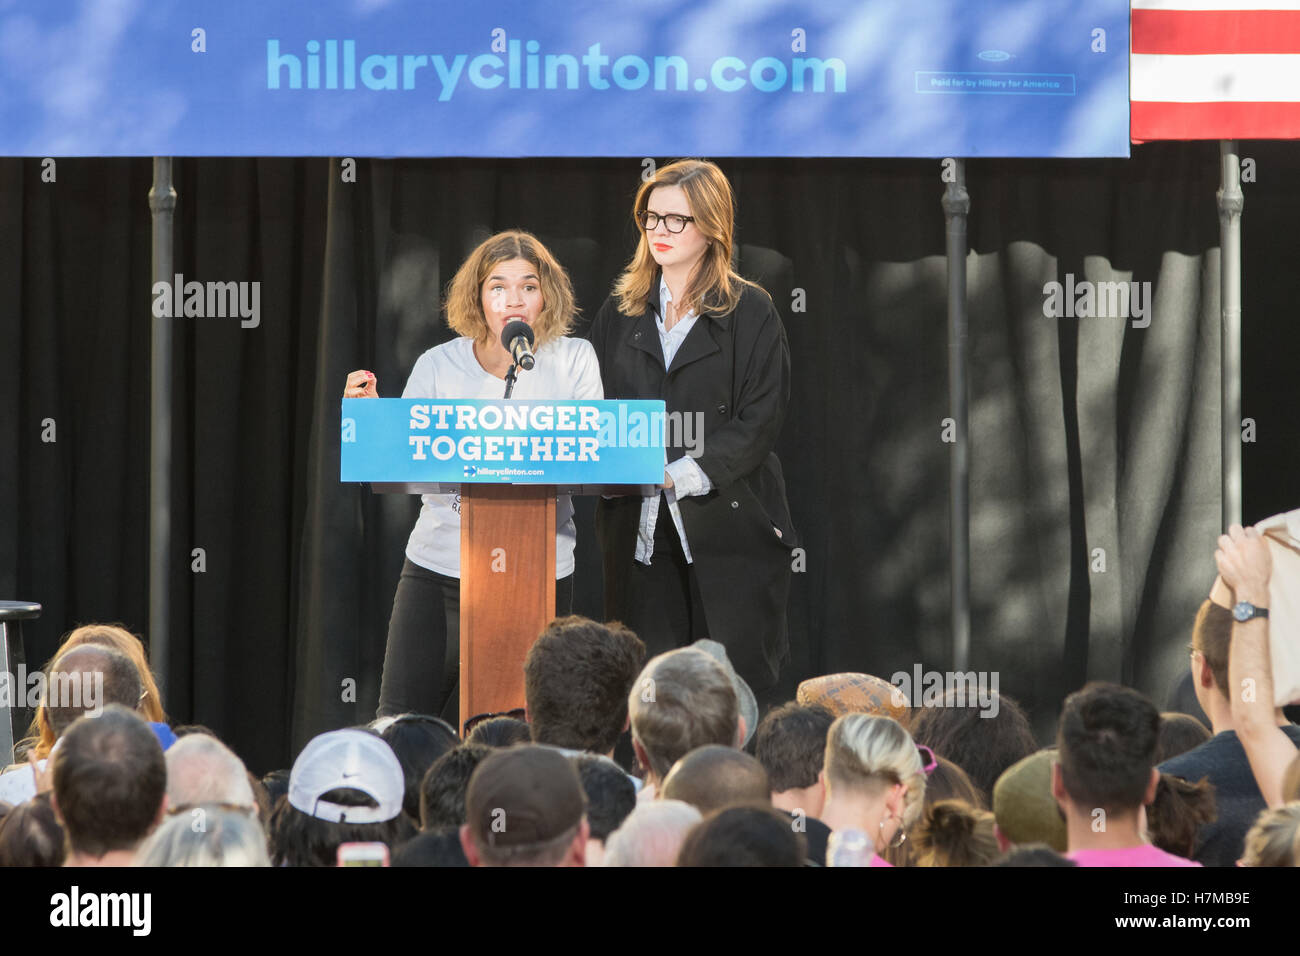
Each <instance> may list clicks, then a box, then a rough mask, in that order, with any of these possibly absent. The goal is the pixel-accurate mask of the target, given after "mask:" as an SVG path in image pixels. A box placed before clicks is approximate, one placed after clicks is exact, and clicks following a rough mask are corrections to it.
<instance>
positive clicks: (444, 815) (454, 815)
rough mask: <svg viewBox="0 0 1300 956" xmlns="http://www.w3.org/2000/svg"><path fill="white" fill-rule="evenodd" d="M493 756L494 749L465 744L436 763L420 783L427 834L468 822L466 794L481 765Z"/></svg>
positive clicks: (421, 807) (423, 822)
mask: <svg viewBox="0 0 1300 956" xmlns="http://www.w3.org/2000/svg"><path fill="white" fill-rule="evenodd" d="M490 756H492V748H491V747H483V746H480V745H478V744H472V743H465V744H462V745H461V746H459V747H457V748H456V749H455V750H453V751H451V752H450V753H445V754H443V755H442V756H441V757H439V758H438V759H437V760H435V761H434V762H433V766H432V767H430V768H429V770H428V772H427V773H426V774H425V775H424V779H423V780H422V781H420V826H421V828H422V829H425V830H438V829H441V828H443V827H458V826H460V825H461V824H463V823H464V822H465V794H466V792H467V791H468V790H469V778H470V777H472V776H473V775H474V771H475V770H476V769H477V768H478V765H479V764H480V763H482V762H483V761H484V760H486V759H487V758H488V757H490Z"/></svg>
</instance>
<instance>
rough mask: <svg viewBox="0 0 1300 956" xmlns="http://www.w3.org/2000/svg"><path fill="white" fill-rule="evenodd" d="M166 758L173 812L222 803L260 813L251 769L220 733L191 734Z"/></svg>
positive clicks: (229, 806) (241, 809)
mask: <svg viewBox="0 0 1300 956" xmlns="http://www.w3.org/2000/svg"><path fill="white" fill-rule="evenodd" d="M166 759H167V803H168V805H169V807H170V812H171V813H173V814H179V813H183V812H187V811H189V810H190V809H191V808H198V807H202V806H203V805H205V804H218V805H222V806H225V807H227V808H236V807H237V808H239V810H240V811H241V812H244V813H247V814H248V815H250V816H253V817H256V816H257V815H258V807H257V799H256V797H255V796H254V794H253V788H252V786H251V785H250V784H249V782H248V777H249V775H248V769H247V768H246V767H245V766H244V762H243V761H242V760H240V759H239V758H238V757H236V756H235V754H234V752H233V751H232V750H231V749H230V748H229V747H227V746H226V745H225V744H223V743H222V742H221V741H220V740H218V739H217V738H216V737H210V736H208V735H207V734H188V735H186V736H184V737H182V738H181V739H180V740H178V741H176V743H175V744H173V745H172V746H171V747H170V748H169V749H168V751H167V754H166ZM259 824H260V821H259Z"/></svg>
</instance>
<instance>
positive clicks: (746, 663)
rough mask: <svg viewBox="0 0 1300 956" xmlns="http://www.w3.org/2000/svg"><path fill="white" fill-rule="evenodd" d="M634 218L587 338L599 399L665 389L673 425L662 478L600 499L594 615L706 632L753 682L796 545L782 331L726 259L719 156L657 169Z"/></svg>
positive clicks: (670, 633) (760, 673) (691, 637)
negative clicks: (784, 466)
mask: <svg viewBox="0 0 1300 956" xmlns="http://www.w3.org/2000/svg"><path fill="white" fill-rule="evenodd" d="M632 218H633V220H634V221H635V223H636V225H637V228H638V241H637V247H636V251H635V252H634V253H633V255H632V258H631V260H630V261H629V263H628V265H627V267H626V269H625V270H624V271H623V273H622V275H621V276H619V278H618V280H617V282H616V283H615V286H614V290H613V294H612V295H611V296H610V297H609V298H608V299H607V300H606V302H605V303H604V305H603V306H601V308H600V311H599V312H598V313H597V315H596V318H595V320H594V321H593V322H592V326H591V333H590V334H591V342H592V345H593V346H594V347H595V350H596V354H597V357H598V360H599V366H600V371H601V376H602V379H603V381H604V386H605V395H606V396H608V397H609V398H621V399H661V400H663V401H664V402H665V403H666V406H667V413H668V415H669V416H670V417H669V422H673V421H680V422H681V423H682V427H680V428H676V429H674V428H672V427H670V428H669V430H668V435H667V440H668V441H667V444H668V447H667V448H666V449H665V457H666V464H665V468H664V480H663V484H662V486H660V487H659V488H657V489H655V490H654V492H653V493H652V494H650V495H647V496H645V497H640V496H615V497H607V498H602V499H601V500H599V501H598V502H597V504H596V509H597V511H596V531H597V536H598V537H599V538H600V545H601V551H602V553H603V557H604V567H605V617H606V619H610V620H620V621H622V622H623V623H625V624H626V625H627V626H628V627H630V628H631V629H632V630H633V631H634V632H635V633H636V634H637V636H638V637H640V638H641V640H643V641H644V642H645V645H646V652H647V654H648V655H651V656H658V655H659V654H662V653H665V652H667V651H670V650H672V649H674V648H677V647H681V646H685V645H688V644H690V643H691V642H693V641H695V640H697V639H699V638H705V637H707V638H711V639H713V640H715V641H718V642H719V643H721V644H722V645H723V646H724V647H725V648H726V650H727V654H728V655H729V656H730V658H731V660H732V662H733V663H734V665H735V668H736V670H737V671H738V672H739V674H740V676H741V677H742V678H743V679H744V680H745V681H746V683H747V684H749V686H750V687H752V688H753V689H754V690H755V691H764V690H766V689H767V688H769V687H771V686H772V685H773V684H775V682H776V679H777V675H778V672H779V668H780V664H781V662H782V660H783V659H784V658H785V657H786V656H787V654H788V647H787V645H788V638H787V632H786V603H787V598H788V595H789V590H790V577H791V566H792V562H791V558H790V553H791V549H792V548H794V547H795V546H796V545H797V543H798V542H797V541H796V539H795V531H794V526H793V524H792V522H791V520H790V509H789V506H788V504H787V502H786V493H785V480H784V477H783V475H782V471H781V464H780V461H779V460H778V459H777V457H776V454H775V451H774V449H775V447H776V442H777V439H778V437H779V436H780V434H781V427H782V424H783V422H784V419H785V411H786V405H787V404H788V402H789V398H790V351H789V347H788V345H787V343H786V336H785V329H784V328H783V326H782V324H781V318H780V316H779V315H778V313H777V310H776V306H775V305H774V304H773V303H772V299H771V297H770V296H769V295H768V294H767V293H766V292H765V291H763V289H761V288H760V287H759V286H757V285H755V284H754V283H752V282H748V281H746V280H745V279H743V278H742V277H741V276H740V275H739V274H737V272H736V271H735V270H734V269H733V268H732V248H733V247H732V241H733V235H734V231H735V202H734V197H733V194H732V189H731V184H730V183H729V182H728V181H727V178H726V176H725V175H723V173H722V171H721V170H720V169H719V168H718V167H717V166H716V165H714V164H713V163H710V162H703V161H699V160H684V161H681V162H675V163H672V164H670V165H667V166H663V167H661V168H660V169H659V170H658V171H657V172H656V173H655V174H654V175H653V176H652V177H651V178H650V179H648V180H646V181H645V182H643V183H642V184H641V186H640V188H639V189H638V190H637V193H636V198H635V200H634V201H633V206H632ZM752 729H753V725H752V724H751V727H750V730H751V731H752Z"/></svg>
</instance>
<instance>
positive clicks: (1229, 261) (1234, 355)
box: [1218, 139, 1244, 532]
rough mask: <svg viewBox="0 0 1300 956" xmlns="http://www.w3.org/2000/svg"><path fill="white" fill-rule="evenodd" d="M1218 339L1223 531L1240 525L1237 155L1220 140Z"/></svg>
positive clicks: (1232, 144)
mask: <svg viewBox="0 0 1300 956" xmlns="http://www.w3.org/2000/svg"><path fill="white" fill-rule="evenodd" d="M1219 169H1220V177H1221V180H1220V186H1219V191H1218V202H1219V317H1220V324H1219V342H1220V359H1219V360H1220V367H1221V372H1220V383H1221V384H1220V388H1221V390H1222V391H1221V402H1220V404H1221V407H1222V419H1221V432H1222V433H1221V448H1222V469H1223V470H1222V478H1221V481H1222V508H1223V512H1222V519H1223V530H1224V531H1225V532H1226V531H1227V530H1228V526H1229V525H1233V524H1241V209H1242V205H1243V201H1244V197H1243V196H1242V193H1241V159H1240V157H1239V156H1238V155H1237V142H1236V140H1231V139H1225V140H1220V142H1219Z"/></svg>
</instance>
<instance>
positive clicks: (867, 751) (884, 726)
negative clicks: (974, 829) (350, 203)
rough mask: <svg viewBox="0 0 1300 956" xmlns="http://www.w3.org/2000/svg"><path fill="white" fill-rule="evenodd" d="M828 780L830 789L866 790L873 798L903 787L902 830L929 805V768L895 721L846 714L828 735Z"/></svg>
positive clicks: (826, 763)
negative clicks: (926, 789)
mask: <svg viewBox="0 0 1300 956" xmlns="http://www.w3.org/2000/svg"><path fill="white" fill-rule="evenodd" d="M825 771H826V782H827V784H828V785H829V788H830V789H831V790H832V791H835V790H840V789H848V790H858V791H862V792H864V793H866V794H868V795H870V796H872V797H877V796H880V795H881V794H883V793H884V792H885V791H886V790H888V789H889V788H890V787H892V786H894V785H895V784H899V783H901V784H902V785H903V786H904V788H905V791H904V794H903V822H902V828H903V829H907V828H908V827H910V826H911V825H912V824H913V823H914V822H916V819H917V817H919V816H920V815H921V808H922V805H923V804H924V802H925V765H924V764H923V763H921V755H920V753H918V752H917V749H916V743H915V742H914V741H913V740H912V736H911V734H909V733H908V732H907V731H906V730H904V729H903V725H902V724H900V723H899V722H898V721H896V720H894V719H893V718H892V717H877V716H872V715H870V714H845V715H844V716H843V717H840V718H839V719H837V720H836V721H835V723H833V724H831V729H830V732H829V733H828V734H827V735H826V758H825Z"/></svg>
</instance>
